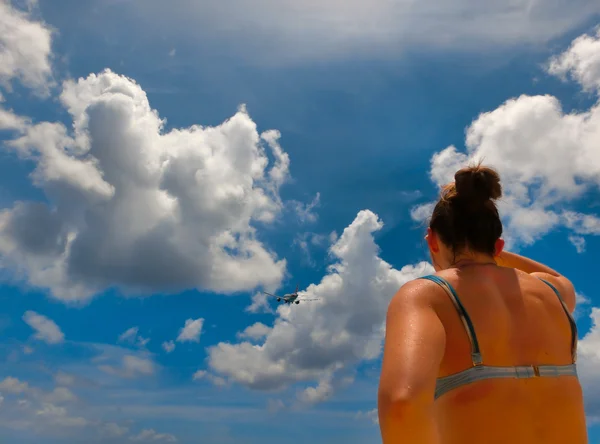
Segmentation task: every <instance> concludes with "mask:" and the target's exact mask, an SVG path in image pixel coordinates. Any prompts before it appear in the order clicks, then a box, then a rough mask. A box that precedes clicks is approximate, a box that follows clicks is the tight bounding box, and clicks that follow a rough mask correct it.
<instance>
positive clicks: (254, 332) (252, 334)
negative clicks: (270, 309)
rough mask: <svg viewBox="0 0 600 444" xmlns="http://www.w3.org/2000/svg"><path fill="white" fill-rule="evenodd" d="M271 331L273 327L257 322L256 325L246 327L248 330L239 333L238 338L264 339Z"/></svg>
mask: <svg viewBox="0 0 600 444" xmlns="http://www.w3.org/2000/svg"><path fill="white" fill-rule="evenodd" d="M270 331H271V327H269V326H267V325H265V324H263V323H262V322H257V323H255V324H252V325H250V326H249V327H246V329H245V330H244V331H242V332H239V333H238V335H237V336H238V338H240V339H254V340H257V339H262V338H264V337H265V336H267V335H268V334H269V332H270Z"/></svg>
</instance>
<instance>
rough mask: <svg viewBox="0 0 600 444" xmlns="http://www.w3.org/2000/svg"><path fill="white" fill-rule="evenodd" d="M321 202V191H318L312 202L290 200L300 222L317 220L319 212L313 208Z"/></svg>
mask: <svg viewBox="0 0 600 444" xmlns="http://www.w3.org/2000/svg"><path fill="white" fill-rule="evenodd" d="M320 204H321V193H317V194H316V196H315V198H314V199H313V200H312V202H310V203H307V204H305V203H303V202H298V201H297V200H293V201H290V206H291V208H292V211H293V212H294V213H295V215H296V217H297V218H298V221H299V222H300V223H313V222H316V221H317V218H318V216H317V213H315V212H314V211H313V210H314V209H315V208H317V207H318V206H319V205H320Z"/></svg>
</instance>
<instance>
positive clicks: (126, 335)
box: [118, 327, 150, 347]
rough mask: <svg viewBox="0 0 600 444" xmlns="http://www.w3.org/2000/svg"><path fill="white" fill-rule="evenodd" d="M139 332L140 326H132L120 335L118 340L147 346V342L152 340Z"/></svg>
mask: <svg viewBox="0 0 600 444" xmlns="http://www.w3.org/2000/svg"><path fill="white" fill-rule="evenodd" d="M138 332H139V328H138V327H131V328H129V329H127V330H126V331H124V332H123V333H122V334H121V335H120V336H119V338H118V342H125V343H128V344H132V345H136V346H138V347H145V346H146V344H147V343H148V342H150V339H149V338H144V337H143V336H141V335H140V334H139V333H138Z"/></svg>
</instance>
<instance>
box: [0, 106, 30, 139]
mask: <svg viewBox="0 0 600 444" xmlns="http://www.w3.org/2000/svg"><path fill="white" fill-rule="evenodd" d="M0 102H1V100H0ZM29 123H30V121H29V119H27V118H25V117H22V116H18V115H16V114H15V113H14V112H13V111H12V110H6V109H4V108H2V107H1V106H0V131H3V130H15V131H19V132H22V131H24V130H25V129H26V128H27V125H28V124H29Z"/></svg>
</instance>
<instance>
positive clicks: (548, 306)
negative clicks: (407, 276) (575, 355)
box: [429, 265, 587, 444]
mask: <svg viewBox="0 0 600 444" xmlns="http://www.w3.org/2000/svg"><path fill="white" fill-rule="evenodd" d="M439 276H441V277H443V278H444V279H446V280H447V281H448V282H449V283H450V284H451V285H452V286H453V287H454V289H455V290H456V292H457V293H458V295H459V297H460V300H461V302H462V304H463V305H464V307H465V309H466V311H467V313H468V314H469V316H470V318H471V320H472V322H473V325H474V329H475V332H476V334H477V338H478V340H479V346H480V349H481V354H482V357H483V362H484V365H489V366H505V367H506V366H519V365H568V364H571V363H572V357H571V337H572V335H571V327H570V324H569V320H568V317H567V315H566V314H565V311H564V309H563V307H562V305H561V302H560V301H559V299H558V298H557V297H556V295H555V294H554V292H553V291H552V290H551V288H550V287H549V286H548V285H546V284H545V283H543V282H542V281H541V280H540V279H538V278H537V277H534V276H532V275H530V274H527V273H524V272H521V271H518V270H515V269H512V268H504V267H498V266H495V265H479V266H473V267H466V268H463V269H461V270H460V271H459V270H457V269H448V270H445V271H442V272H440V273H439ZM429 285H431V286H432V291H433V289H434V288H435V287H438V286H437V285H436V284H433V283H432V284H429ZM435 291H436V292H437V293H436V294H437V295H438V297H436V298H435V304H436V311H437V312H438V315H439V317H440V319H441V321H442V323H443V325H444V328H445V331H446V352H445V354H444V358H443V360H442V363H441V366H440V373H439V376H440V377H442V376H447V375H450V374H454V373H458V372H460V371H462V370H465V369H467V368H470V367H472V365H473V364H472V361H471V349H470V342H469V339H468V335H467V333H466V331H465V328H464V326H463V324H462V322H461V319H460V317H459V315H458V313H457V311H456V309H455V307H454V305H453V304H452V302H451V300H450V299H449V297H448V295H447V294H446V293H445V292H444V291H443V290H441V289H440V288H439V287H438V288H436V290H435ZM434 410H435V419H436V424H437V427H438V430H439V434H440V436H441V437H442V442H443V443H444V444H455V443H456V444H459V443H460V444H465V443H470V442H473V443H475V442H485V443H490V444H493V443H503V444H504V443H507V442H510V443H511V444H521V443H522V444H525V443H527V444H532V443H538V442H539V443H542V442H543V443H544V444H554V443H556V444H558V443H561V444H562V443H566V442H568V443H570V444H584V443H587V431H586V424H585V414H584V407H583V395H582V390H581V386H580V384H579V381H578V380H577V378H576V377H573V376H561V377H537V378H528V379H515V378H505V379H492V380H484V381H478V382H474V383H472V384H468V385H464V386H461V387H458V388H456V389H454V390H452V391H450V392H448V393H446V394H444V395H442V396H441V397H440V398H439V399H438V400H436V402H435V404H434Z"/></svg>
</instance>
